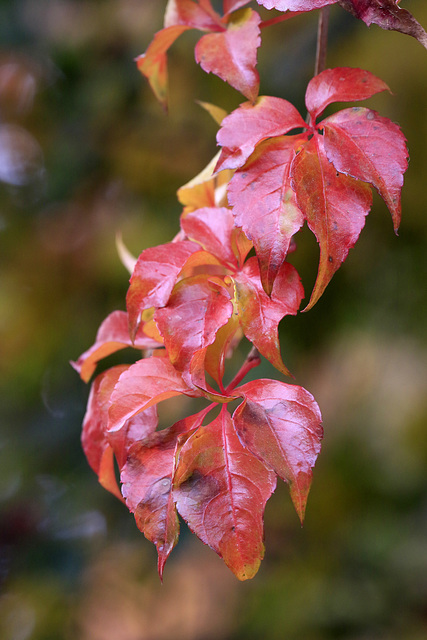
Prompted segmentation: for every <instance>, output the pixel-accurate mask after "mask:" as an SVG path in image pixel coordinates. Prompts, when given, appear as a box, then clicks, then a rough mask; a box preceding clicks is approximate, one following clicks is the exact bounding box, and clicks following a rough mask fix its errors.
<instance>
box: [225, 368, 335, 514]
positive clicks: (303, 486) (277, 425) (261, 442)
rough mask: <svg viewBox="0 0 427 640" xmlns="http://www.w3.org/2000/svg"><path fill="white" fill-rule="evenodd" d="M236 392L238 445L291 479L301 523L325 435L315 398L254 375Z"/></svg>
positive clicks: (297, 388) (283, 476)
mask: <svg viewBox="0 0 427 640" xmlns="http://www.w3.org/2000/svg"><path fill="white" fill-rule="evenodd" d="M236 392H240V393H241V394H242V396H243V397H244V399H245V400H244V402H243V403H242V404H241V405H240V406H239V407H237V409H236V411H235V412H234V415H233V423H234V426H235V428H236V431H237V434H238V436H239V438H240V440H241V442H242V444H243V445H244V446H245V447H247V448H248V449H249V451H251V452H252V453H253V454H254V455H256V456H257V457H258V458H259V459H260V460H261V461H262V462H263V463H264V464H265V465H267V466H268V467H270V468H271V469H273V470H274V471H275V473H277V475H278V476H280V477H281V478H282V479H283V480H284V481H285V482H288V483H289V488H290V493H291V498H292V502H293V503H294V506H295V509H296V511H297V514H298V516H299V518H300V520H301V522H302V521H303V520H304V513H305V506H306V502H307V496H308V492H309V490H310V485H311V479H312V467H314V464H315V462H316V458H317V456H318V454H319V452H320V442H321V439H322V436H323V430H322V425H321V420H322V418H321V415H320V410H319V407H318V405H317V403H316V401H315V400H314V398H313V396H312V395H311V394H310V393H309V392H308V391H306V390H305V389H303V388H302V387H298V386H295V385H289V384H285V383H284V382H278V381H276V380H254V381H253V382H248V383H247V384H245V385H243V386H241V387H239V388H238V389H236Z"/></svg>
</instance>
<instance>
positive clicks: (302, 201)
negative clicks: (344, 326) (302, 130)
mask: <svg viewBox="0 0 427 640" xmlns="http://www.w3.org/2000/svg"><path fill="white" fill-rule="evenodd" d="M292 177H293V188H294V190H295V192H296V196H297V203H298V206H299V207H300V209H301V211H302V212H303V214H304V216H305V217H306V219H307V223H308V226H309V228H310V229H311V231H312V232H313V233H314V235H315V236H316V238H317V242H318V243H319V247H320V261H319V271H318V274H317V279H316V283H315V285H314V289H313V292H312V294H311V298H310V301H309V303H308V305H307V307H306V308H305V311H307V310H308V309H311V307H312V306H313V305H314V304H315V303H316V302H317V300H318V299H319V298H320V296H321V295H322V293H323V291H324V290H325V288H326V286H327V285H328V283H329V281H330V279H331V278H332V276H333V275H334V273H335V271H336V270H337V269H338V268H339V267H340V266H341V264H342V263H343V262H344V260H345V259H346V257H347V255H348V252H349V250H350V249H351V248H352V247H353V246H354V245H355V243H356V240H357V238H358V237H359V234H360V232H361V230H362V229H363V226H364V224H365V216H366V215H367V214H368V213H369V210H370V208H371V204H372V192H371V189H370V187H369V186H368V185H367V184H365V183H364V182H359V181H357V180H355V179H354V178H351V177H350V176H346V175H344V174H342V173H338V174H337V172H336V170H335V168H334V166H333V165H332V164H331V163H330V162H329V160H328V159H327V157H326V154H325V151H324V148H323V136H320V135H315V136H313V138H312V139H311V140H310V141H309V142H307V143H306V145H305V146H304V147H303V149H302V150H301V151H300V153H299V154H298V155H297V156H296V158H295V160H294V162H293V165H292Z"/></svg>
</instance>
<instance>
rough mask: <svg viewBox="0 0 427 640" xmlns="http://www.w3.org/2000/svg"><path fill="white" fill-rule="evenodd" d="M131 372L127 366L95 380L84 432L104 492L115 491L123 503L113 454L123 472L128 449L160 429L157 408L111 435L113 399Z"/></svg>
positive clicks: (83, 436) (92, 463)
mask: <svg viewBox="0 0 427 640" xmlns="http://www.w3.org/2000/svg"><path fill="white" fill-rule="evenodd" d="M127 369H128V366H124V365H122V366H118V367H113V368H112V369H109V370H108V371H105V372H104V373H102V374H101V375H99V376H98V377H97V378H95V380H94V382H93V384H92V387H91V391H90V394H89V400H88V404H87V410H86V414H85V417H84V420H83V430H82V446H83V451H84V452H85V455H86V458H87V460H88V462H89V465H90V466H91V467H92V469H93V470H94V471H95V473H96V474H97V475H98V479H99V482H100V484H101V485H102V486H103V487H104V489H107V490H108V491H111V493H113V494H114V495H115V496H116V497H117V498H119V499H120V500H122V496H121V493H120V491H119V488H118V486H117V481H116V474H115V469H114V458H113V453H115V454H116V458H117V462H118V465H119V468H121V467H122V466H123V464H124V463H125V461H126V456H127V450H128V448H129V447H130V446H131V445H132V444H133V443H134V442H135V441H136V440H139V439H141V438H142V437H144V436H146V435H147V434H149V433H151V432H152V431H154V430H155V429H156V427H157V412H156V409H155V407H153V408H151V409H149V410H148V411H146V412H144V413H143V414H139V415H138V416H136V418H134V419H133V420H129V421H128V422H127V423H126V425H125V427H124V429H123V430H122V432H121V433H120V434H114V436H113V437H112V435H111V434H108V433H107V423H108V406H109V401H110V397H111V394H112V391H113V389H114V386H115V385H116V383H117V381H118V379H119V377H120V375H121V374H122V373H123V372H124V371H126V370H127Z"/></svg>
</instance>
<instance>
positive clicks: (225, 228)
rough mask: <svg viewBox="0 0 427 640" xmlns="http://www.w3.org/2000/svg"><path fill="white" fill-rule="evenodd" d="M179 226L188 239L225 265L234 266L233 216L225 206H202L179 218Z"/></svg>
mask: <svg viewBox="0 0 427 640" xmlns="http://www.w3.org/2000/svg"><path fill="white" fill-rule="evenodd" d="M181 228H182V229H183V231H184V232H185V235H186V236H187V237H188V239H189V240H193V241H194V242H197V243H198V244H200V245H201V246H202V247H203V249H205V250H206V251H208V252H209V253H212V254H213V255H214V256H216V257H217V258H219V259H220V260H221V262H223V263H224V264H225V265H227V266H229V267H231V268H236V266H237V260H236V256H235V255H234V253H233V250H232V235H233V231H234V222H233V216H232V214H231V211H230V210H229V209H226V208H225V207H203V208H202V209H197V210H196V211H193V212H191V213H188V214H187V215H186V216H184V217H182V218H181Z"/></svg>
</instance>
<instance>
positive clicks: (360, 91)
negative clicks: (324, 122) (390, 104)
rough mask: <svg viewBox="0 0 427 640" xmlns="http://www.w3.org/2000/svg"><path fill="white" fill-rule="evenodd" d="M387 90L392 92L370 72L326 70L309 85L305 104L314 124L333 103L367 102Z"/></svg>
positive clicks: (347, 68) (350, 69)
mask: <svg viewBox="0 0 427 640" xmlns="http://www.w3.org/2000/svg"><path fill="white" fill-rule="evenodd" d="M386 90H388V91H389V90H390V89H389V88H388V86H387V85H386V83H385V82H383V81H382V80H380V78H377V77H376V76H374V75H373V74H372V73H370V72H369V71H364V70H363V69H352V68H351V67H337V68H335V69H325V71H322V73H319V75H317V76H315V77H314V78H313V79H312V80H310V82H309V83H308V86H307V91H306V94H305V104H306V106H307V109H308V111H309V113H310V115H311V118H312V121H313V122H314V120H315V119H316V118H317V117H318V116H320V114H321V113H322V112H323V111H324V110H325V109H326V107H327V106H328V105H329V104H332V103H333V102H352V101H353V100H366V99H367V98H370V97H371V96H373V95H375V94H376V93H379V92H380V91H386Z"/></svg>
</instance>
